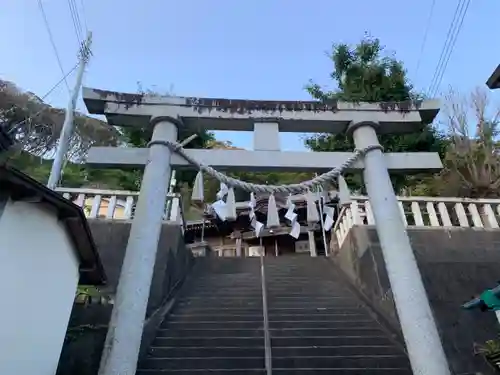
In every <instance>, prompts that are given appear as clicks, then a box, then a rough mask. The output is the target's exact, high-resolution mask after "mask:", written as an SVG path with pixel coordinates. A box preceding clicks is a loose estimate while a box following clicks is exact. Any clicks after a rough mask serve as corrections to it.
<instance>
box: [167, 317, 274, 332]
mask: <svg viewBox="0 0 500 375" xmlns="http://www.w3.org/2000/svg"><path fill="white" fill-rule="evenodd" d="M161 328H165V329H169V330H172V331H177V330H182V331H184V330H186V331H192V330H210V329H216V330H217V329H235V330H245V329H264V321H263V318H262V317H261V319H260V320H254V321H244V320H236V319H234V318H232V319H231V320H228V321H226V322H221V321H217V322H210V321H208V322H207V321H205V320H201V321H198V322H173V321H166V322H164V323H163V324H162V325H161Z"/></svg>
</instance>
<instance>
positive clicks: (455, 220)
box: [333, 197, 500, 246]
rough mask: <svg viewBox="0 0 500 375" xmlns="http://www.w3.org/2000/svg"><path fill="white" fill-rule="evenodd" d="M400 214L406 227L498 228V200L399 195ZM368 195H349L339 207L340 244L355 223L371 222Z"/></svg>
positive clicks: (336, 229) (337, 223)
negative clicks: (349, 197) (347, 199)
mask: <svg viewBox="0 0 500 375" xmlns="http://www.w3.org/2000/svg"><path fill="white" fill-rule="evenodd" d="M398 204H399V208H400V211H401V216H402V218H403V221H404V223H405V225H406V226H409V227H445V228H449V227H463V228H491V229H495V228H499V227H500V225H499V223H500V199H469V198H439V197H398ZM374 224H375V219H374V217H373V212H372V210H371V207H370V202H369V200H368V198H367V197H352V198H351V203H350V205H349V206H345V207H343V208H342V209H341V210H340V213H339V217H338V219H337V221H336V223H335V226H334V228H333V231H334V233H335V236H336V237H337V241H338V245H339V246H341V245H342V243H343V242H344V240H345V238H346V237H347V233H348V232H349V229H350V228H352V227H353V226H354V225H374Z"/></svg>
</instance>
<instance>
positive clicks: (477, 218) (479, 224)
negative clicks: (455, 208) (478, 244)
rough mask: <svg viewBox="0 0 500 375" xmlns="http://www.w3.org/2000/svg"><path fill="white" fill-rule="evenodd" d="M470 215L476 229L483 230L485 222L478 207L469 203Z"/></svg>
mask: <svg viewBox="0 0 500 375" xmlns="http://www.w3.org/2000/svg"><path fill="white" fill-rule="evenodd" d="M467 208H468V209H469V212H470V215H471V217H472V223H473V224H474V227H475V228H483V227H484V226H483V221H482V220H481V215H479V211H478V210H477V206H476V204H475V203H469V205H468V207H467Z"/></svg>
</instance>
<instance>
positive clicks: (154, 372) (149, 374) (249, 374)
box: [137, 369, 266, 375]
mask: <svg viewBox="0 0 500 375" xmlns="http://www.w3.org/2000/svg"><path fill="white" fill-rule="evenodd" d="M265 373H266V371H265V370H264V369H231V370H228V369H207V370H203V369H202V370H200V369H189V370H159V369H149V370H139V371H137V375H176V374H177V375H191V374H193V375H217V374H220V375H263V374H265Z"/></svg>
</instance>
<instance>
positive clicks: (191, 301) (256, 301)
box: [177, 298, 262, 311]
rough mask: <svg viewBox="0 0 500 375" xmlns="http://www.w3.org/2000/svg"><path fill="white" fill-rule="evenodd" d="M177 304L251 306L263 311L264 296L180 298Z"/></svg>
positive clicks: (182, 305) (191, 305) (225, 307)
mask: <svg viewBox="0 0 500 375" xmlns="http://www.w3.org/2000/svg"><path fill="white" fill-rule="evenodd" d="M177 306H178V307H180V308H184V307H193V308H200V307H203V306H206V307H208V306H210V308H212V309H214V308H215V309H219V311H220V309H221V308H222V309H224V310H225V309H228V308H242V307H244V308H250V309H261V311H262V298H260V299H252V300H247V299H238V300H235V299H225V300H224V299H222V298H218V299H212V300H208V299H189V300H187V299H184V300H180V301H179V302H178V303H177Z"/></svg>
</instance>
